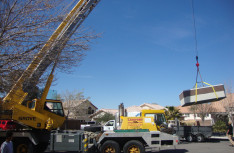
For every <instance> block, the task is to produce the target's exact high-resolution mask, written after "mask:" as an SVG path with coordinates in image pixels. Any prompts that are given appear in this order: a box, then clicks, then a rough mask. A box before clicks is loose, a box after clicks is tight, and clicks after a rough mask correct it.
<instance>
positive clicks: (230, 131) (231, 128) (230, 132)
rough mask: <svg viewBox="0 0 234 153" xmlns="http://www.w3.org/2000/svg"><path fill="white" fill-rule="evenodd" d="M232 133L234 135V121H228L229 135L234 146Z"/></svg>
mask: <svg viewBox="0 0 234 153" xmlns="http://www.w3.org/2000/svg"><path fill="white" fill-rule="evenodd" d="M232 135H233V127H232V122H228V130H227V136H228V139H229V141H230V142H231V144H232V146H234V141H233V140H232Z"/></svg>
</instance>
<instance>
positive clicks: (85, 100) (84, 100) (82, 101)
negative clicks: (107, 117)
mask: <svg viewBox="0 0 234 153" xmlns="http://www.w3.org/2000/svg"><path fill="white" fill-rule="evenodd" d="M86 102H89V103H90V105H92V106H93V107H95V108H96V109H98V108H97V107H96V106H95V105H94V104H93V103H92V102H91V101H89V100H88V99H83V100H80V101H79V102H78V105H77V106H79V105H82V104H83V103H86Z"/></svg>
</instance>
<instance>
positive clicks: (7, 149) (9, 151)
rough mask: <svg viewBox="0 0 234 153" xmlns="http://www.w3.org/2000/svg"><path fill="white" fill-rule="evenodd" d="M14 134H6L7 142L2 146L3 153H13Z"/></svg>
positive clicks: (8, 132) (9, 132)
mask: <svg viewBox="0 0 234 153" xmlns="http://www.w3.org/2000/svg"><path fill="white" fill-rule="evenodd" d="M12 138H13V133H12V132H11V131H7V132H6V141H4V142H3V143H2V145H1V153H13V143H12V141H11V140H12Z"/></svg>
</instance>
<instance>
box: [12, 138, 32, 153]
mask: <svg viewBox="0 0 234 153" xmlns="http://www.w3.org/2000/svg"><path fill="white" fill-rule="evenodd" d="M14 152H15V153H33V144H32V143H31V142H27V141H22V142H17V143H16V146H15V149H14Z"/></svg>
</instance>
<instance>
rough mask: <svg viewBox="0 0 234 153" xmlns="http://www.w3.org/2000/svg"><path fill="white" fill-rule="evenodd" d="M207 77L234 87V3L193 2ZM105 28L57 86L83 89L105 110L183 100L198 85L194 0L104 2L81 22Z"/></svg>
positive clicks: (60, 89)
mask: <svg viewBox="0 0 234 153" xmlns="http://www.w3.org/2000/svg"><path fill="white" fill-rule="evenodd" d="M194 8H195V10H194V11H195V19H196V30H197V44H198V46H197V48H198V55H199V63H200V72H201V74H202V78H203V81H205V82H208V83H210V84H212V85H216V84H223V83H229V85H230V86H233V83H232V81H233V76H234V71H233V60H234V1H233V0H194ZM83 26H87V27H90V28H92V29H93V30H95V31H96V33H102V37H101V38H99V39H97V40H95V42H94V43H92V44H91V50H90V51H89V52H88V53H87V56H86V57H85V59H84V60H83V61H82V63H81V65H80V66H79V67H76V68H74V69H73V73H72V74H69V75H68V74H62V73H60V74H58V80H57V82H56V85H55V86H53V87H52V88H51V89H54V90H57V91H58V92H59V93H61V92H63V91H66V90H69V91H74V90H76V91H83V92H84V95H85V96H86V97H91V99H90V100H91V101H92V103H93V104H94V105H96V106H97V107H98V108H99V109H101V108H113V109H117V107H118V105H119V104H120V103H122V102H123V103H124V104H125V106H126V107H128V106H132V105H140V104H143V103H158V104H159V105H162V106H167V105H169V106H171V105H173V106H178V105H180V101H179V94H180V93H181V92H182V91H183V90H186V89H190V88H193V86H194V85H195V78H196V66H195V64H196V60H195V57H196V51H195V45H194V44H195V40H194V29H193V18H192V7H191V0H145V1H142V0H118V1H116V0H102V1H101V2H100V3H99V4H98V5H97V7H96V8H95V9H94V10H93V11H92V13H91V14H90V15H89V16H88V18H87V19H86V20H85V22H84V23H83Z"/></svg>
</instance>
